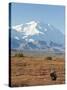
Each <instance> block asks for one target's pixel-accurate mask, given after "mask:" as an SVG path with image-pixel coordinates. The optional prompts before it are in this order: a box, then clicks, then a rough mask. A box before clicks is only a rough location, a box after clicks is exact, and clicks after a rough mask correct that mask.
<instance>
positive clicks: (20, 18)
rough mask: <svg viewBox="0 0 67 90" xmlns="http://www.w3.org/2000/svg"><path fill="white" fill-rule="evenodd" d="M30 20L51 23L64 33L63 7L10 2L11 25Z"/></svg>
mask: <svg viewBox="0 0 67 90" xmlns="http://www.w3.org/2000/svg"><path fill="white" fill-rule="evenodd" d="M32 20H35V21H40V22H43V23H49V24H52V25H54V26H55V27H56V28H58V29H59V30H60V31H62V32H63V33H64V29H65V7H64V6H56V5H55V6H54V5H42V4H23V3H12V7H11V24H12V26H14V25H18V24H22V23H26V22H29V21H32Z"/></svg>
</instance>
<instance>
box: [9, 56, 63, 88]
mask: <svg viewBox="0 0 67 90" xmlns="http://www.w3.org/2000/svg"><path fill="white" fill-rule="evenodd" d="M52 65H53V66H52ZM52 67H54V68H55V70H56V72H57V80H56V81H52V80H51V77H50V71H51V69H52ZM64 71H65V66H64V58H59V57H47V56H46V57H17V56H15V57H11V86H14V87H17V86H30V85H52V84H64V81H65V72H64Z"/></svg>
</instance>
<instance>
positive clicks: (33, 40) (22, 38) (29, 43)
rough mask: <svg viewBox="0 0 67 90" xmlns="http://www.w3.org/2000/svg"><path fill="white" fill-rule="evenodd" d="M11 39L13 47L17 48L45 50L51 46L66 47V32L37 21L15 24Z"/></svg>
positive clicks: (56, 47) (52, 47)
mask: <svg viewBox="0 0 67 90" xmlns="http://www.w3.org/2000/svg"><path fill="white" fill-rule="evenodd" d="M11 39H12V40H11V44H12V48H13V47H14V48H15V46H16V48H20V49H44V50H46V49H48V48H51V50H57V49H58V50H60V49H61V48H64V34H63V33H62V32H61V31H60V30H58V29H57V28H55V27H54V26H53V25H51V24H44V23H41V22H37V21H30V22H27V23H25V24H20V25H16V26H13V27H12V29H11ZM18 40H19V41H18ZM16 44H17V45H16ZM58 47H59V48H58ZM58 50H57V51H58Z"/></svg>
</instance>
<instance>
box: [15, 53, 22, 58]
mask: <svg viewBox="0 0 67 90" xmlns="http://www.w3.org/2000/svg"><path fill="white" fill-rule="evenodd" d="M15 57H24V55H23V53H16V54H15Z"/></svg>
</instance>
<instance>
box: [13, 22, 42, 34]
mask: <svg viewBox="0 0 67 90" xmlns="http://www.w3.org/2000/svg"><path fill="white" fill-rule="evenodd" d="M36 27H37V23H36V22H35V21H31V22H29V23H26V24H25V25H23V24H21V25H17V26H13V27H12V28H13V29H14V30H16V31H17V32H22V33H25V35H26V36H29V35H30V36H32V35H35V34H43V33H42V32H40V31H39V30H38V29H37V28H36Z"/></svg>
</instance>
